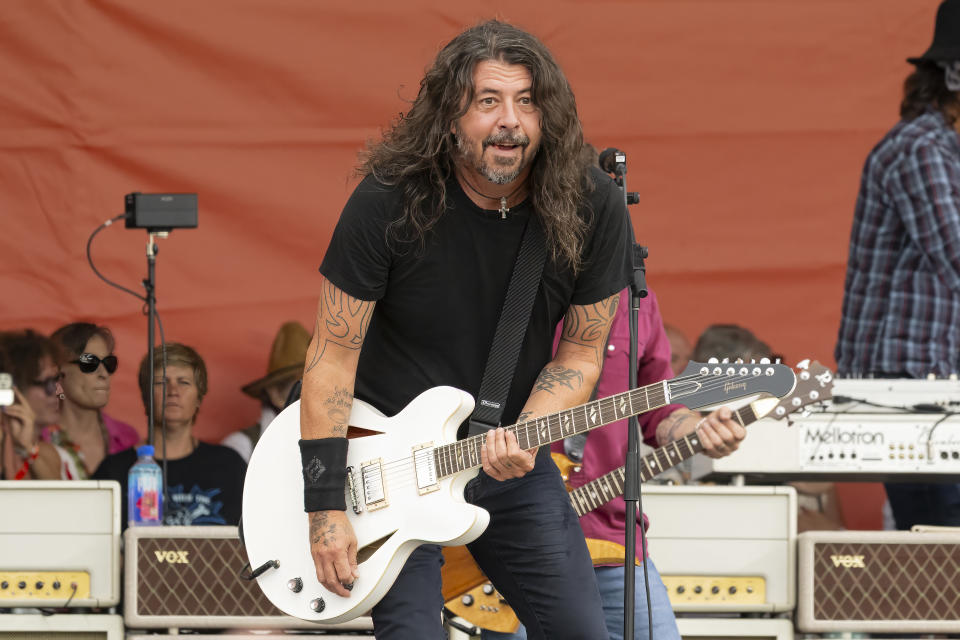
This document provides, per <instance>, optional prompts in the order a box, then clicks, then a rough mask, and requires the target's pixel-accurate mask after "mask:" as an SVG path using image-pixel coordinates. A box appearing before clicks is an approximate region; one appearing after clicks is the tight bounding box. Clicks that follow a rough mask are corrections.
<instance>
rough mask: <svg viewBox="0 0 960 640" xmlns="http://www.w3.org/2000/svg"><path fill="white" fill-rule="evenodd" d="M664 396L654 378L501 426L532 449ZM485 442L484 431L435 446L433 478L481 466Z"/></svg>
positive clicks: (662, 400) (663, 389) (654, 403)
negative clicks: (615, 392)
mask: <svg viewBox="0 0 960 640" xmlns="http://www.w3.org/2000/svg"><path fill="white" fill-rule="evenodd" d="M667 397H668V395H667V381H664V382H657V383H655V384H651V385H647V386H645V387H640V388H638V389H633V390H632V391H624V392H623V393H618V394H616V395H613V396H609V397H607V398H601V399H600V400H594V401H593V402H588V403H587V404H582V405H580V406H577V407H573V408H572V409H567V410H566V411H560V412H558V413H553V414H550V415H547V416H540V417H538V418H534V419H532V420H528V421H526V422H519V423H517V424H514V425H510V426H508V427H504V429H506V430H507V431H511V432H513V433H514V435H516V437H517V443H518V444H519V445H520V448H521V449H532V448H534V447H540V446H542V445H545V444H550V443H551V442H556V441H557V440H562V439H563V438H567V437H569V436H572V435H576V434H578V433H584V432H586V431H590V430H591V429H596V428H598V427H602V426H604V425H606V424H610V423H611V422H616V421H617V420H623V419H624V418H628V417H630V416H632V415H636V414H638V413H643V412H645V411H650V410H651V409H656V408H657V407H662V406H664V405H666V404H667ZM485 442H486V435H485V434H480V435H476V436H471V437H469V438H465V439H463V440H458V441H457V442H452V443H450V444H445V445H441V446H439V447H437V448H436V449H435V453H436V457H435V464H436V470H437V478H438V479H441V478H445V477H448V476H451V475H453V474H455V473H459V472H461V471H465V470H467V469H474V468H476V467H480V466H482V462H481V460H480V450H481V449H482V448H483V446H484V443H485Z"/></svg>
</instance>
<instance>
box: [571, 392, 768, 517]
mask: <svg viewBox="0 0 960 640" xmlns="http://www.w3.org/2000/svg"><path fill="white" fill-rule="evenodd" d="M733 414H734V417H735V418H736V419H737V420H739V421H740V424H741V425H743V426H747V425H748V424H750V423H751V422H755V421H756V420H757V419H758V418H759V417H758V416H757V414H756V412H755V411H754V410H753V406H752V405H747V406H745V407H741V408H740V409H738V410H737V411H734V412H733ZM701 451H703V443H702V442H700V436H699V435H697V433H696V432H693V433H689V434H687V435H686V436H685V437H683V438H680V439H678V440H674V441H673V442H668V443H667V444H665V445H663V446H662V447H658V448H657V449H654V450H653V451H652V452H650V453H648V454H647V455H646V456H644V457H643V458H641V459H640V469H639V474H640V482H646V481H647V480H649V479H650V478H653V477H654V476H656V475H658V474H660V473H663V472H664V471H666V470H667V469H669V468H671V467H674V466H676V465H678V464H680V463H681V462H683V461H684V460H686V459H688V458H692V457H693V456H694V455H696V454H698V453H700V452H701ZM626 480H627V470H626V467H618V468H617V469H614V470H613V471H611V472H609V473H607V474H604V475H602V476H600V477H599V478H595V479H593V480H591V481H590V482H588V483H587V484H585V485H583V486H580V487H577V488H576V489H574V490H573V491H571V492H570V502H571V503H572V504H573V509H574V511H576V512H577V517H580V516H582V515H583V514H585V513H589V512H590V511H593V510H594V509H597V508H598V507H600V506H601V505H604V504H606V503H608V502H610V501H611V500H613V499H614V498H617V497H619V496H622V495H623V493H624V487H625V485H626Z"/></svg>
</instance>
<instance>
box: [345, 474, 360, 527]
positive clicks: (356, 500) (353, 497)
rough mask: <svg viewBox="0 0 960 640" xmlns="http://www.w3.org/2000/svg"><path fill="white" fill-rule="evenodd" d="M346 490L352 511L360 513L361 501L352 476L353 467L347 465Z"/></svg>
mask: <svg viewBox="0 0 960 640" xmlns="http://www.w3.org/2000/svg"><path fill="white" fill-rule="evenodd" d="M347 491H349V493H350V503H351V505H352V506H353V512H354V513H355V514H357V515H360V512H362V511H363V501H362V500H361V499H360V494H359V493H358V492H357V483H356V482H355V481H354V478H353V467H352V466H351V467H347Z"/></svg>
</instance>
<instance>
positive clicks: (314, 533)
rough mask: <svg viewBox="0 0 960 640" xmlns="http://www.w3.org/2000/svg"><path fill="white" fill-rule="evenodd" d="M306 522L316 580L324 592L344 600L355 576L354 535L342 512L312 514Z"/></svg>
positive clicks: (355, 538) (317, 512) (355, 554)
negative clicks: (327, 591)
mask: <svg viewBox="0 0 960 640" xmlns="http://www.w3.org/2000/svg"><path fill="white" fill-rule="evenodd" d="M307 517H308V518H309V520H310V555H311V556H313V564H314V566H315V567H316V569H317V580H319V581H320V584H322V585H323V586H324V587H326V588H327V589H328V590H330V591H332V592H333V593H336V594H337V595H340V596H343V597H347V596H349V595H350V589H352V588H353V583H354V581H355V580H356V579H357V578H358V577H359V576H360V574H359V573H357V536H356V535H354V533H353V527H352V526H351V525H350V521H349V520H348V519H347V514H346V513H345V512H343V511H314V512H312V513H310V514H308V516H307Z"/></svg>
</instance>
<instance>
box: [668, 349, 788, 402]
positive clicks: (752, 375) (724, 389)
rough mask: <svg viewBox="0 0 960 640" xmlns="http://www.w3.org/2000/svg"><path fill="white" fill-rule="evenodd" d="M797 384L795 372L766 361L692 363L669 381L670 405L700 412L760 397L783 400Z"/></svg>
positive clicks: (784, 366)
mask: <svg viewBox="0 0 960 640" xmlns="http://www.w3.org/2000/svg"><path fill="white" fill-rule="evenodd" d="M796 381H797V380H796V376H795V374H794V372H793V369H791V368H790V367H788V366H787V365H785V364H780V363H773V362H770V361H769V360H767V359H766V358H764V359H763V360H761V361H760V362H750V363H746V362H717V361H715V360H714V359H711V361H710V362H693V361H691V362H690V363H688V364H687V366H686V368H685V369H684V370H683V372H682V373H681V374H680V375H678V376H677V377H675V378H673V379H672V380H668V381H667V387H668V389H669V391H670V397H669V398H668V402H671V403H678V404H682V405H684V406H686V407H687V408H690V409H697V408H699V407H709V406H713V405H719V404H723V403H725V402H729V401H730V400H736V399H738V398H745V397H747V396H752V395H756V394H759V393H766V394H769V395H772V396H776V397H777V398H782V397H783V396H785V395H787V394H788V393H790V392H791V391H792V390H793V388H794V386H795V385H796Z"/></svg>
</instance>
